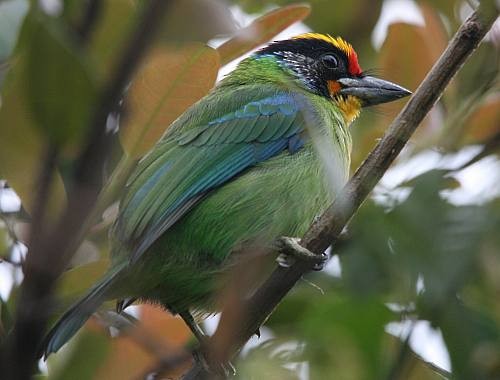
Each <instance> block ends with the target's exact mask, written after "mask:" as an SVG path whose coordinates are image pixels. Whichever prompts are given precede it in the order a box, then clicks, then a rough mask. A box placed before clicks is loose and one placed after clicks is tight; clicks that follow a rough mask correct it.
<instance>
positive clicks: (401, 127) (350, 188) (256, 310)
mask: <svg viewBox="0 0 500 380" xmlns="http://www.w3.org/2000/svg"><path fill="white" fill-rule="evenodd" d="M497 15H498V11H497V10H496V8H495V5H494V2H492V1H489V2H484V3H482V4H481V7H480V9H479V10H478V11H477V12H475V13H473V14H472V15H471V16H470V17H469V18H468V19H467V20H466V21H465V22H464V23H463V24H462V26H461V27H460V28H459V30H458V31H457V33H456V34H455V36H454V38H453V39H452V41H451V42H450V43H449V45H448V47H447V49H446V50H445V51H444V53H443V54H442V56H441V57H440V59H439V60H438V62H437V63H436V64H435V65H434V67H433V68H432V69H431V71H430V72H429V74H428V75H427V76H426V78H425V79H424V81H423V82H422V84H421V85H420V87H419V88H418V89H417V90H416V92H415V94H414V95H413V97H412V98H411V99H410V101H409V102H408V103H407V104H406V106H405V107H404V109H403V110H402V111H401V113H400V114H399V115H398V116H397V117H396V119H395V120H394V121H393V123H392V124H391V125H390V127H389V128H388V130H387V132H386V133H385V135H384V137H383V138H382V139H381V140H380V141H379V143H378V144H377V146H376V147H375V148H374V149H373V150H372V152H371V153H370V154H369V156H368V157H367V159H366V160H365V161H364V162H363V164H362V165H361V166H360V167H359V169H358V170H357V171H356V173H355V174H354V176H353V177H352V178H351V179H350V181H349V182H348V183H347V185H346V186H345V188H344V189H343V191H342V192H341V194H340V195H339V197H338V198H337V200H336V201H335V203H334V204H333V205H332V206H330V207H329V208H328V210H327V211H326V212H325V213H324V214H323V215H322V216H321V217H320V218H319V219H318V220H317V221H315V222H314V223H313V225H312V226H311V227H310V229H309V231H308V232H307V233H306V235H305V237H304V238H303V239H302V242H301V244H302V246H303V247H305V248H307V249H308V250H310V251H311V252H314V253H316V254H321V253H322V252H324V251H325V250H326V248H328V246H330V245H331V244H334V243H335V242H336V240H337V237H338V236H339V234H340V233H341V231H342V229H343V228H344V227H345V225H346V224H347V223H348V221H349V220H350V219H351V217H352V216H353V215H354V213H355V212H356V211H357V209H358V208H359V207H360V205H361V204H362V203H363V201H364V200H365V199H366V197H367V196H368V194H369V193H370V192H371V190H372V189H373V187H374V186H375V185H376V183H377V182H378V181H379V180H380V179H381V178H382V176H383V174H384V173H385V172H386V170H387V169H388V168H389V166H390V165H391V164H392V162H393V161H394V159H395V158H396V157H397V155H398V154H399V152H400V151H401V150H402V149H403V147H404V146H405V144H406V143H407V141H408V140H409V138H410V137H411V135H412V134H413V132H414V131H415V130H416V128H417V127H418V125H419V124H420V123H421V122H422V120H423V119H424V117H425V115H426V114H427V113H428V112H429V111H430V109H431V108H432V106H433V105H434V104H435V103H436V102H437V101H438V99H439V98H440V96H441V94H442V93H443V91H444V89H445V87H446V86H447V84H448V83H449V82H450V80H451V79H452V78H453V77H454V75H455V74H456V73H457V71H458V70H459V69H460V67H461V66H462V65H463V63H464V62H465V60H466V59H467V58H468V57H469V56H470V55H471V54H472V52H473V51H474V50H475V49H476V48H477V46H478V45H479V43H480V42H481V40H482V39H483V37H484V36H485V34H486V33H487V31H488V30H489V29H490V27H491V25H492V24H493V22H494V21H495V19H496V17H497ZM311 267H312V264H311V263H307V262H302V261H299V262H297V263H296V264H294V265H292V266H291V267H289V268H283V267H278V268H276V269H275V270H274V272H273V273H272V274H271V276H270V277H269V278H268V279H267V280H266V281H265V282H264V283H263V284H262V286H260V287H259V289H258V290H257V291H256V292H255V293H254V294H253V296H252V297H251V298H250V299H249V300H248V301H247V302H245V305H244V310H245V318H243V319H242V320H240V321H238V324H237V325H238V326H239V329H238V331H234V334H233V339H232V342H231V344H230V345H229V346H227V347H225V348H224V349H223V350H222V352H225V355H226V356H225V358H224V359H225V360H229V359H231V358H232V357H233V356H234V355H235V353H236V352H238V350H239V349H240V348H241V347H242V346H243V345H244V344H245V343H246V342H247V340H248V339H249V338H250V337H251V336H252V335H253V334H254V333H255V331H257V330H258V328H259V327H260V326H261V325H262V324H263V323H264V322H265V321H266V319H267V318H268V317H269V315H270V314H271V313H272V312H273V310H274V309H275V308H276V306H277V305H278V304H279V302H280V301H281V299H282V298H283V297H284V296H285V295H286V294H287V293H288V292H289V291H290V290H291V289H292V287H293V286H294V285H295V283H296V282H297V281H298V280H299V279H300V278H301V277H302V275H303V274H305V273H306V272H308V271H310V270H311ZM223 313H224V312H223ZM220 331H223V326H222V327H221V326H220V325H219V327H218V329H217V331H216V332H215V334H214V336H213V337H212V339H211V342H210V344H209V347H218V346H219V345H220V344H221V343H220V342H221V341H222V342H224V339H225V340H227V337H226V336H225V334H224V336H222V335H223V334H221V333H220ZM223 338H224V339H223ZM226 344H227V343H226ZM218 351H221V349H220V348H218ZM194 372H196V373H197V374H198V376H199V377H200V378H201V377H203V376H205V377H209V376H210V375H209V374H208V373H207V372H206V371H205V370H204V369H203V368H199V366H198V367H197V366H196V365H195V366H194V367H193V368H192V369H191V371H190V372H189V373H194ZM189 373H188V374H187V375H186V376H189Z"/></svg>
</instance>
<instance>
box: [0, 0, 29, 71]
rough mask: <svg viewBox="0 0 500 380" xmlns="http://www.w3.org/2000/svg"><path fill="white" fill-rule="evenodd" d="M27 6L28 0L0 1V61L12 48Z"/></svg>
mask: <svg viewBox="0 0 500 380" xmlns="http://www.w3.org/2000/svg"><path fill="white" fill-rule="evenodd" d="M28 8H29V1H28V0H9V1H3V2H1V3H0V62H2V61H4V60H6V59H7V58H8V57H9V56H10V54H11V52H12V50H13V49H14V46H15V43H16V40H17V35H18V32H19V28H20V27H21V22H22V20H23V19H24V16H25V15H26V12H28Z"/></svg>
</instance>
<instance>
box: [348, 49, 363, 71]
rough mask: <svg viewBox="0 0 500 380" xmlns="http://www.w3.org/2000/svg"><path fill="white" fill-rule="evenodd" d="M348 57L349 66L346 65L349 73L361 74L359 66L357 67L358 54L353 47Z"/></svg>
mask: <svg viewBox="0 0 500 380" xmlns="http://www.w3.org/2000/svg"><path fill="white" fill-rule="evenodd" d="M348 59H349V67H348V70H349V73H350V74H351V75H361V73H362V72H363V70H361V67H359V63H358V55H357V54H356V52H355V51H354V49H352V50H351V51H350V54H349V55H348Z"/></svg>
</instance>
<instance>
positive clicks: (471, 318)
mask: <svg viewBox="0 0 500 380" xmlns="http://www.w3.org/2000/svg"><path fill="white" fill-rule="evenodd" d="M88 3H91V1H87V2H85V1H71V0H66V1H61V0H44V1H39V2H36V1H32V2H29V1H27V0H3V1H0V86H1V91H2V92H1V98H0V101H1V103H0V180H1V181H0V218H1V219H0V255H1V257H2V259H1V260H2V261H1V262H0V297H1V308H0V310H1V326H0V333H1V334H2V335H5V334H6V333H7V332H8V331H9V326H11V324H12V318H13V315H14V313H13V311H14V310H15V306H16V301H17V296H18V293H19V286H20V284H21V283H22V281H23V272H22V269H21V263H22V262H23V260H24V257H25V255H26V252H27V248H26V245H25V243H26V241H27V236H28V231H29V223H30V214H31V210H32V208H33V207H34V205H36V200H37V197H36V188H35V182H34V181H35V178H36V177H37V175H36V173H37V170H38V169H39V160H40V155H41V153H40V152H41V151H42V147H43V146H44V144H45V143H46V141H47V139H54V140H55V141H58V142H60V144H61V147H62V152H63V154H62V159H61V161H60V162H59V167H58V169H59V174H58V176H56V178H55V179H54V185H53V186H54V190H53V194H52V198H51V199H49V200H47V202H48V204H49V205H50V209H51V210H52V209H53V210H58V209H60V208H61V207H63V205H64V199H65V196H64V193H65V192H66V191H67V189H68V185H67V183H68V178H70V173H71V170H72V163H73V161H74V159H75V157H76V154H77V152H78V151H79V149H80V148H79V142H80V141H81V133H80V132H79V131H81V129H82V128H83V127H82V126H81V125H80V124H81V123H80V122H78V121H75V120H80V119H83V120H85V116H86V113H88V109H90V108H91V107H92V106H93V104H94V100H95V89H96V88H99V86H100V85H102V83H104V82H105V81H106V79H107V78H108V77H109V76H110V75H111V73H110V70H111V69H112V67H113V64H114V62H115V61H116V59H117V56H118V55H119V52H120V51H121V49H123V48H124V46H126V45H127V43H128V40H127V37H128V33H129V32H130V30H131V28H132V26H133V25H134V23H135V22H136V19H137V17H138V14H139V9H140V8H141V7H142V6H143V4H142V2H141V1H132V0H103V1H100V2H99V3H100V14H99V17H98V18H97V21H96V22H95V24H94V25H93V27H92V29H91V30H90V31H88V36H87V38H86V46H84V48H83V47H82V46H80V45H78V42H75V41H76V40H77V39H76V38H75V35H76V34H75V30H74V29H75V28H74V25H76V24H78V20H80V18H81V17H82V14H83V13H84V9H85V6H86V5H87V4H88ZM291 4H295V2H293V1H287V0H274V1H268V0H233V1H229V0H227V1H224V0H177V1H173V2H172V5H171V6H170V7H169V8H168V11H167V14H166V17H165V19H164V20H163V23H162V25H161V27H160V32H159V33H158V35H157V36H156V39H155V41H154V43H153V46H152V47H151V48H150V49H149V50H148V52H147V54H146V56H145V57H144V59H143V63H142V65H141V66H140V68H139V70H138V71H137V74H136V78H135V79H134V80H133V81H132V84H131V86H130V87H129V89H128V92H127V94H126V96H125V98H124V101H123V102H122V104H121V107H120V109H118V110H116V112H114V113H113V114H111V115H110V116H109V117H108V122H107V128H108V130H109V133H110V134H113V135H115V136H116V139H115V141H114V143H113V144H112V146H111V149H112V154H110V157H109V159H108V160H107V161H106V164H105V165H104V166H103V168H102V183H103V184H106V183H109V182H113V180H114V181H116V183H118V184H119V183H120V179H118V180H117V179H116V178H119V176H118V175H116V173H119V174H120V175H121V176H122V177H125V176H126V173H127V169H126V168H129V167H131V165H132V164H133V162H134V159H138V158H140V157H141V155H142V154H143V153H144V152H145V151H146V150H147V149H148V147H149V146H151V144H152V142H154V141H155V140H156V139H157V138H158V137H159V136H161V134H162V133H163V131H164V130H165V128H167V127H168V125H169V124H170V122H171V121H173V120H174V119H175V118H176V117H177V116H178V115H179V114H181V113H182V112H183V111H184V110H185V109H186V108H187V107H188V106H189V105H190V104H192V103H194V102H195V101H196V100H198V99H199V98H200V97H202V96H203V95H205V94H206V93H207V92H208V91H209V89H210V88H211V87H212V86H213V85H214V84H215V83H216V81H217V80H219V79H220V78H222V77H223V76H224V75H225V74H226V73H228V72H229V71H231V70H232V69H233V68H234V67H235V65H236V64H237V62H238V61H239V60H241V59H242V58H243V57H244V56H246V55H247V54H250V53H251V51H252V49H255V48H256V47H257V46H259V45H260V44H262V43H265V42H266V41H267V40H269V39H284V38H288V37H291V36H293V35H297V34H300V33H303V32H307V31H314V32H321V33H329V34H331V35H333V36H342V37H343V38H345V39H346V40H347V41H349V42H351V44H352V45H353V46H354V48H355V49H356V51H357V54H358V57H359V61H360V65H361V67H362V68H363V69H364V70H370V72H372V73H374V74H376V75H378V76H380V77H382V78H384V79H388V80H391V81H394V82H395V83H398V84H400V85H402V86H404V87H406V88H409V89H411V90H415V89H416V88H417V86H418V85H419V83H420V82H421V81H422V80H423V78H424V76H425V74H426V73H427V72H428V70H429V69H430V68H431V66H432V64H433V63H434V62H435V61H436V60H437V59H438V57H439V56H440V54H441V53H442V51H443V50H444V49H445V47H446V45H447V43H448V41H449V39H450V38H451V36H452V35H453V33H454V32H455V31H456V30H457V28H458V26H459V25H460V24H461V23H462V22H463V21H464V20H465V18H466V17H467V16H468V15H469V14H470V13H471V12H472V9H473V7H475V6H476V5H477V4H476V3H475V2H474V1H463V0H434V1H425V0H415V1H413V0H385V1H373V0H351V1H333V0H328V1H327V0H310V1H308V4H309V5H310V12H309V9H308V7H306V6H290V5H291ZM497 4H498V3H497ZM34 7H40V8H41V11H40V12H41V13H42V14H43V17H40V16H39V15H38V16H37V17H36V19H35V17H34V16H33V17H32V18H33V20H35V21H33V20H31V21H30V17H31V16H32V15H33V14H34V11H33V8H34ZM27 25H28V26H30V25H31V27H28V26H27ZM34 25H35V26H34ZM30 30H31V32H30ZM33 30H35V31H36V33H35V32H33ZM55 30H56V31H57V33H56V32H54V31H55ZM234 36H236V37H234ZM206 45H208V47H207V46H206ZM499 49H500V22H499V21H498V20H497V22H496V24H495V26H494V27H493V29H492V30H491V32H490V33H489V34H488V35H487V37H486V39H485V41H484V42H483V44H482V45H481V46H480V47H479V48H478V50H477V52H476V53H475V54H474V55H473V56H472V58H471V59H470V60H469V61H468V62H467V63H466V64H465V66H464V67H463V69H462V71H461V72H460V73H459V74H458V75H457V77H456V78H455V79H454V80H453V81H452V82H451V84H450V85H449V86H448V88H447V90H446V92H445V93H444V95H443V97H442V99H441V100H440V101H439V103H438V104H437V105H436V106H435V107H434V108H433V109H432V111H431V112H430V113H429V115H428V116H427V117H426V119H425V120H424V122H423V124H422V125H421V126H420V127H419V129H418V131H417V133H416V134H415V135H414V136H413V137H412V139H411V141H410V143H409V144H408V146H407V147H406V148H405V150H404V151H403V152H402V154H401V156H400V157H399V158H398V159H397V162H396V163H395V164H394V165H393V167H392V168H391V169H390V170H389V171H388V172H387V173H386V175H385V176H384V178H383V179H382V181H381V182H380V183H379V184H378V185H377V187H376V189H375V190H374V192H373V194H372V196H371V197H370V199H369V200H367V201H366V202H365V204H364V205H363V206H362V208H361V210H360V211H359V212H358V214H357V215H356V216H355V217H354V219H353V220H352V222H351V224H350V226H349V228H348V229H347V231H346V233H345V238H344V239H342V241H341V243H339V244H338V246H335V247H333V248H332V249H331V255H332V259H331V261H330V262H329V264H328V266H327V268H326V270H324V271H322V272H320V273H312V274H309V275H308V276H307V277H306V278H304V280H303V281H302V282H301V283H300V284H299V285H298V286H297V287H296V288H295V289H294V290H293V291H292V292H291V293H290V294H289V295H288V296H287V297H286V298H285V299H284V300H283V301H282V303H281V304H280V306H279V307H278V309H277V310H276V311H275V313H274V314H273V315H272V317H271V318H270V319H269V321H268V322H267V324H266V326H265V327H263V328H262V330H261V337H260V338H257V337H254V338H253V339H252V340H251V341H250V342H249V343H248V344H247V346H246V347H245V349H244V350H243V351H242V353H241V355H240V358H239V360H238V361H237V362H236V363H235V364H236V367H237V370H238V372H237V377H238V378H241V379H254V378H264V379H301V380H308V379H342V380H343V379H353V380H354V379H378V378H385V379H442V378H451V377H452V375H451V373H453V378H458V379H495V378H496V379H498V378H500V301H499V300H500V234H499V231H500V161H499V157H498V154H499V152H500V91H499V90H500V86H499V75H498V72H499V67H500V65H499ZM65 70H68V72H70V73H73V72H74V73H75V74H74V76H75V78H76V77H77V75H80V74H81V73H85V75H84V77H85V78H86V80H88V83H87V84H83V85H82V84H81V81H80V79H81V78H80V77H78V78H80V79H78V78H77V79H75V82H74V83H77V82H78V85H76V86H75V87H73V88H74V89H77V90H78V91H77V92H72V90H71V86H72V85H73V82H71V81H69V82H68V77H64V76H61V77H60V76H59V74H60V73H61V71H65ZM82 75H83V74H82ZM70 77H71V75H70ZM82 77H83V76H82ZM177 82H179V83H180V84H179V83H177ZM174 83H175V84H174ZM182 84H184V86H182ZM186 84H188V85H186ZM175 86H177V87H175ZM180 87H182V88H180ZM167 89H169V90H168V93H167V92H166V91H167ZM41 98H43V99H45V100H44V101H40V99H41ZM65 99H70V100H72V101H75V102H77V103H78V104H79V107H69V104H70V103H69V102H68V100H65ZM404 102H405V100H403V101H398V102H394V103H390V104H387V105H383V106H380V107H377V108H374V109H367V110H364V112H362V115H361V117H360V118H359V119H358V120H356V121H355V122H354V124H353V125H352V134H353V140H354V149H353V157H352V169H353V171H354V170H355V169H356V168H357V167H358V166H359V165H360V163H361V162H362V161H363V159H364V158H365V157H366V155H367V154H368V152H369V151H370V150H371V149H372V148H373V146H374V145H375V143H376V142H377V139H378V138H380V137H381V136H382V134H383V132H384V130H385V129H386V128H387V126H388V125H389V124H390V122H391V121H392V119H393V118H394V117H395V115H396V114H397V113H398V112H399V111H400V110H401V108H402V107H403V106H404ZM41 103H46V104H42V106H40V104H41ZM54 104H56V105H55V106H54ZM41 107H42V108H43V107H45V108H43V109H42V108H41ZM68 108H70V110H69V111H67V112H66V111H65V112H63V115H62V117H61V109H68ZM47 110H49V111H50V112H53V114H51V113H50V112H49V111H47ZM53 115H58V116H57V120H58V121H57V122H56V123H55V124H58V125H60V127H54V126H53V124H54V123H52V122H51V121H52V120H54V119H52V117H53ZM80 116H81V118H79V117H80ZM82 123H83V122H82ZM123 125H125V126H126V129H124V130H123V132H122V131H121V130H120V126H123ZM145 125H147V128H146V127H144V126H145ZM68 130H70V132H68ZM71 131H74V132H71ZM124 168H125V169H124ZM110 179H111V180H110ZM115 187H118V188H119V187H120V186H119V185H118V186H115ZM104 188H105V189H106V185H104ZM115 190H116V189H115ZM110 194H111V195H110V196H109V197H108V199H107V201H106V202H105V204H104V207H102V208H101V209H100V210H99V211H101V212H99V218H98V221H97V222H96V223H95V225H94V226H93V227H92V228H91V229H90V232H89V233H88V234H87V235H86V238H85V240H84V241H83V242H82V243H81V245H80V246H79V248H78V250H77V252H76V254H75V256H74V257H73V259H72V261H71V265H70V268H69V270H68V271H67V272H65V273H64V274H63V276H62V279H61V281H60V283H59V284H58V288H57V297H58V299H59V300H60V303H61V307H60V310H58V311H57V312H60V311H62V310H63V308H64V305H68V304H70V303H71V300H73V299H75V298H76V297H77V296H78V295H79V294H81V293H82V292H83V291H84V290H85V289H86V288H87V287H88V286H90V284H92V283H93V282H94V281H95V280H96V279H97V278H98V277H99V276H100V275H101V274H102V273H103V272H104V271H105V269H106V268H107V265H108V262H109V261H108V256H107V255H108V246H107V241H106V240H107V239H106V238H107V229H108V227H109V225H110V224H111V223H112V221H113V218H114V215H116V207H117V204H116V200H117V199H118V197H119V192H118V191H115V192H110ZM101 206H103V205H101ZM54 213H56V211H54ZM101 215H102V216H101ZM111 307H112V306H111ZM57 312H56V313H55V314H57ZM127 312H128V313H129V314H131V315H132V316H134V317H135V318H138V319H139V320H140V321H141V322H142V324H141V326H142V328H143V329H144V331H147V334H149V335H150V336H155V337H156V339H158V340H159V341H161V342H163V343H164V344H165V346H166V347H168V348H169V349H171V350H172V352H175V350H177V349H179V348H182V347H185V346H186V345H189V344H191V343H192V338H191V335H190V333H189V330H188V329H187V328H186V327H185V326H184V324H183V322H182V321H181V320H180V319H179V318H176V317H172V316H170V315H169V314H167V313H165V312H163V311H162V310H160V309H159V308H157V307H154V306H151V305H134V306H131V307H129V308H128V309H127ZM217 321H218V317H217V316H214V317H211V318H209V319H208V320H206V321H205V322H204V326H205V328H206V330H207V331H208V332H209V333H210V332H213V331H214V330H215V328H216V325H217ZM110 331H111V335H113V336H115V338H113V339H111V338H110V334H109V332H110ZM149 335H148V336H149ZM156 360H157V358H156V357H155V356H154V354H152V353H151V351H148V350H147V349H145V348H144V347H143V346H141V344H139V343H138V342H137V340H134V339H133V337H131V336H129V335H127V334H120V332H119V329H118V330H117V329H113V328H112V327H111V328H110V327H109V325H105V324H103V323H102V322H101V323H100V322H99V321H98V318H96V319H94V320H91V321H90V322H89V323H87V326H86V328H85V329H84V331H82V332H80V333H79V335H78V337H77V339H74V340H73V341H72V342H71V343H70V344H68V345H67V346H66V347H65V348H64V349H63V350H61V352H59V353H58V354H56V355H53V356H51V357H50V358H49V360H48V361H47V362H43V361H41V362H40V363H39V367H40V374H39V375H38V376H37V378H50V379H70V378H71V379H136V378H139V377H141V376H142V375H144V374H146V373H147V372H148V369H149V368H151V367H152V366H153V365H154V363H155V361H156ZM181 372H182V368H178V369H177V370H176V372H175V373H165V374H163V375H160V376H158V377H157V378H176V376H178V374H179V373H181Z"/></svg>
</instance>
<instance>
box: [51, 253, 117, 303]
mask: <svg viewBox="0 0 500 380" xmlns="http://www.w3.org/2000/svg"><path fill="white" fill-rule="evenodd" d="M108 267H109V260H106V259H102V260H97V261H94V262H91V263H89V264H84V265H81V266H78V267H75V268H72V269H70V270H67V271H66V272H64V273H63V275H62V276H61V278H60V280H59V286H58V289H57V290H58V291H57V293H58V295H59V297H61V298H75V297H76V296H77V295H78V294H81V293H83V292H84V291H85V290H87V289H88V288H90V287H91V286H92V284H94V283H95V282H97V280H98V279H99V278H100V277H101V276H102V275H104V273H106V270H107V269H108Z"/></svg>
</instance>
